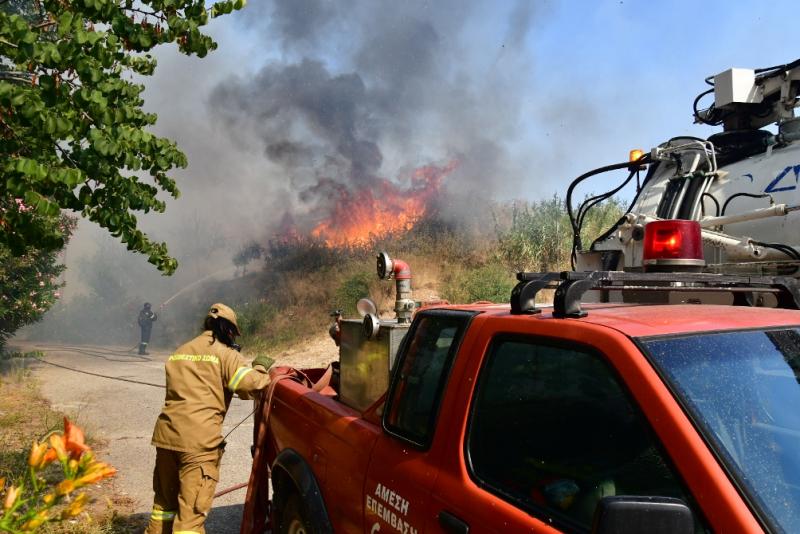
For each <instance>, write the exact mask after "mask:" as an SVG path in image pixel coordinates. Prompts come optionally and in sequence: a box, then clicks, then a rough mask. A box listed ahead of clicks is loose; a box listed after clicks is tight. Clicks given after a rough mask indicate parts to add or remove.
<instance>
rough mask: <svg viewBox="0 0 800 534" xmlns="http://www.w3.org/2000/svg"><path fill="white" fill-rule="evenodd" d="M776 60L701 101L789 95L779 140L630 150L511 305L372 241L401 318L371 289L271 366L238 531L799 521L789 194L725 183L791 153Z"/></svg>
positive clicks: (799, 292) (763, 527)
mask: <svg viewBox="0 0 800 534" xmlns="http://www.w3.org/2000/svg"><path fill="white" fill-rule="evenodd" d="M782 67H783V68H778V67H774V68H772V69H773V70H768V69H765V70H760V71H759V70H757V69H755V70H753V72H752V73H745V74H744V81H742V79H741V75H740V74H741V73H736V72H734V73H727V74H726V73H723V74H722V75H720V76H719V77H717V78H715V82H716V84H717V88H718V89H720V91H721V95H722V96H719V95H716V94H715V97H716V98H717V99H718V100H719V102H720V104H719V106H718V107H717V108H716V109H717V110H720V109H721V110H723V111H721V112H718V111H714V109H712V108H713V106H712V108H709V109H708V110H705V111H702V112H700V111H698V112H697V115H698V117H700V118H703V119H705V120H707V121H711V120H712V119H714V118H715V117H716V118H719V120H722V121H725V124H726V127H727V126H728V125H730V127H731V128H734V127H735V126H741V127H745V126H747V124H745V123H744V119H742V118H741V116H739V115H736V114H737V113H738V114H740V115H742V116H743V115H746V114H748V113H749V114H750V115H751V118H752V117H755V118H754V119H753V120H756V119H757V120H762V119H763V118H764V117H767V116H768V113H767V111H768V110H769V109H773V108H772V107H770V106H773V105H780V106H783V107H782V108H781V114H782V115H781V117H782V118H781V120H783V122H782V123H781V125H782V126H781V131H780V132H779V133H778V134H777V136H776V137H775V139H773V140H772V141H771V142H767V141H764V142H763V143H762V142H761V141H758V142H756V141H755V139H756V138H758V139H761V140H762V141H763V140H764V139H766V137H765V136H764V135H761V134H753V133H752V132H751V133H749V134H744V133H742V134H741V135H739V136H738V137H736V139H733V137H730V138H726V139H725V142H726V143H727V145H726V146H728V147H729V150H730V151H733V150H734V149H735V150H736V151H738V152H737V153H738V154H739V155H738V156H737V157H739V159H738V160H736V161H734V162H733V163H731V161H733V160H730V161H728V162H727V163H726V164H725V165H719V163H720V162H719V161H717V160H716V159H715V157H716V155H718V152H717V151H716V149H715V148H714V145H713V143H708V142H707V141H698V142H697V143H695V141H693V140H686V139H684V140H682V141H681V140H679V141H672V142H670V143H667V144H666V145H665V146H663V147H662V150H660V151H656V150H654V151H653V152H652V153H651V155H650V156H648V157H647V158H646V159H637V160H636V161H635V162H634V163H632V164H631V165H632V167H631V169H630V172H631V176H635V175H636V173H637V172H638V171H639V170H641V169H642V168H643V166H644V165H647V166H648V169H647V170H648V174H647V177H646V179H645V181H644V182H642V183H641V184H640V188H639V194H638V195H637V200H636V201H635V202H634V204H633V209H632V210H631V211H630V212H629V213H628V214H627V215H626V216H625V217H624V218H623V219H622V220H621V221H620V222H619V223H618V224H617V225H615V226H614V228H612V229H610V230H609V231H608V232H607V233H606V234H605V235H604V236H601V237H600V238H599V239H597V240H596V241H595V242H594V243H593V244H592V246H591V247H590V249H589V250H587V251H583V250H582V247H581V243H580V238H579V236H580V220H581V217H580V216H581V214H583V213H585V210H586V209H589V208H590V207H591V203H593V202H594V201H595V200H597V198H594V199H590V200H589V204H584V206H583V207H581V208H580V209H579V210H577V211H575V212H573V215H574V216H573V221H574V223H575V224H574V226H575V230H576V247H575V256H574V261H575V262H576V264H577V270H574V271H569V272H562V273H519V274H518V276H517V278H518V284H517V286H516V287H515V289H514V291H513V292H512V294H511V296H510V299H509V302H507V303H504V304H475V305H435V306H427V307H422V308H420V309H415V304H414V301H413V300H412V299H411V271H410V268H409V266H408V265H406V264H405V263H404V262H402V261H399V260H392V259H391V258H389V257H388V256H387V255H385V254H381V255H380V256H379V257H378V274H379V276H381V277H382V278H394V279H395V280H396V282H397V301H396V305H395V311H396V312H397V317H396V318H395V319H392V320H387V319H381V318H378V317H377V316H376V314H375V310H374V307H372V306H371V305H370V303H369V302H366V301H365V302H362V303H361V304H360V306H359V308H360V311H362V315H363V318H362V319H358V320H340V321H338V322H337V324H336V325H335V327H334V328H333V329H332V332H333V334H334V337H335V338H336V341H337V343H338V344H339V346H340V359H339V361H338V362H335V363H334V365H333V366H332V367H331V368H329V369H328V370H327V371H326V370H324V369H309V370H304V371H302V372H300V371H293V370H287V369H277V370H273V375H274V377H275V379H276V380H275V382H274V386H273V387H272V388H271V390H270V392H269V394H268V395H265V397H264V399H263V401H262V403H261V406H260V409H259V412H257V413H258V414H259V415H260V417H258V418H257V424H256V442H255V446H254V463H253V471H252V474H251V480H250V485H249V488H248V496H247V502H246V505H245V513H244V520H243V523H242V530H241V532H242V533H243V534H256V533H258V534H260V533H263V532H265V531H267V529H271V531H273V532H279V533H292V534H299V533H307V532H312V533H328V532H342V533H351V532H353V533H355V532H359V533H361V532H363V533H370V534H375V533H391V532H398V533H413V534H417V533H422V532H425V533H445V532H446V533H469V532H472V533H483V532H498V533H499V532H542V533H551V532H552V533H555V532H597V533H611V532H613V533H642V532H647V533H690V532H693V533H702V532H721V533H732V532H736V533H739V532H800V411H798V408H797V407H798V406H800V311H798V310H799V309H800V286H798V282H797V277H796V273H797V263H798V259H800V256H798V255H797V254H798V253H797V251H796V250H795V247H794V246H793V245H791V244H787V243H785V242H780V241H779V240H778V239H776V238H774V237H770V236H769V235H768V234H769V231H768V229H767V227H766V226H765V224H764V221H765V220H766V218H768V217H782V219H781V224H780V225H779V230H780V231H779V232H777V233H776V232H773V234H774V235H780V236H785V237H787V238H789V237H796V236H797V228H796V225H794V226H788V225H790V224H791V221H792V220H793V219H789V214H790V213H793V212H794V209H793V206H794V203H791V202H781V203H780V204H775V203H774V202H773V197H772V196H770V195H776V194H777V193H785V191H784V190H783V189H782V188H784V187H789V186H787V185H786V183H784V182H785V180H786V177H785V176H783V177H782V178H780V179H778V180H777V181H775V180H771V181H769V182H768V183H767V185H768V188H769V187H771V188H772V189H771V190H770V191H768V192H766V193H763V192H761V193H749V192H748V191H745V192H746V193H749V194H750V195H762V194H765V195H767V196H765V197H754V196H748V195H739V197H743V198H744V199H750V200H758V199H768V200H769V202H770V204H771V205H772V207H773V208H772V211H771V212H770V214H765V213H766V212H765V211H764V210H762V209H761V208H754V209H752V210H746V211H745V212H741V213H737V212H735V211H733V210H734V206H735V205H736V203H737V202H738V201H736V202H734V203H731V202H730V200H731V199H732V198H738V197H736V196H733V197H732V196H730V195H736V194H737V193H735V192H734V193H730V195H728V196H727V197H726V198H722V199H721V201H720V198H716V196H719V195H722V194H723V193H724V194H726V195H727V194H728V193H727V192H726V191H727V189H725V188H726V187H730V183H731V182H730V179H731V178H730V176H731V174H732V173H731V171H730V169H732V167H730V166H731V165H739V166H740V167H741V166H743V165H746V164H748V162H750V163H753V162H754V161H755V160H757V161H755V162H756V163H758V164H759V166H758V167H757V168H758V169H762V170H763V169H764V168H766V167H765V166H766V165H767V163H765V161H766V159H768V158H775V159H773V162H775V163H776V164H777V166H782V165H784V164H785V161H786V158H787V157H792V154H793V153H794V152H796V147H795V146H794V144H793V143H794V137H793V136H794V133H793V132H794V129H793V126H792V122H791V120H788V119H786V117H785V115H784V114H785V113H786V109H785V107H786V103H787V102H788V101H789V100H791V102H792V104H794V102H795V99H796V94H797V82H796V81H795V70H796V68H797V65H794V64H791V65H785V66H782ZM775 69H778V70H777V71H776V70H775ZM726 72H727V71H726ZM787 73H788V74H787ZM750 74H752V76H751V75H750ZM766 75H768V76H766ZM747 80H750V81H751V82H752V84H751V85H752V87H751V88H750V89H751V90H749V92H748V91H747V90H745V89H746V88H744V86H745V85H746V84H747ZM787 80H788V81H787ZM772 82H775V83H772ZM778 82H781V83H778ZM784 82H786V83H784ZM775 86H777V87H778V89H777V91H778V97H775V89H774V87H775ZM743 88H744V89H743ZM726 91H727V92H726ZM759 91H761V95H762V96H761V100H759V101H758V102H742V101H741V100H747V99H750V100H756V99H757V98H756V96H757V94H758V92H759ZM728 93H730V94H728ZM754 94H756V96H753V95H754ZM695 107H696V106H695ZM737 117H739V119H741V120H738V122H737V120H735V119H736V118H737ZM784 119H786V120H784ZM750 126H752V124H750ZM731 131H732V130H731ZM730 135H733V134H730ZM778 136H782V137H780V138H779V137H778ZM797 138H798V139H800V135H798V136H797ZM687 145H690V146H687ZM756 145H758V146H759V147H760V148H758V149H756ZM731 147H733V148H731ZM770 147H771V148H770ZM762 149H763V150H762ZM767 151H769V152H770V154H769V155H767ZM731 153H732V152H731ZM742 154H749V155H745V156H742ZM754 158H755V159H754ZM726 165H727V166H728V167H727V168H728V169H729V171H725V167H726ZM624 167H625V166H624V165H619V166H618V168H624ZM773 167H774V165H773ZM742 168H743V167H742ZM754 168H755V167H754ZM797 168H800V165H798V166H797V167H792V166H789V171H788V172H789V173H792V172H794V173H795V174H796V173H797V171H796V170H792V169H797ZM737 169H738V167H737ZM737 172H738V171H737ZM759 172H760V171H759ZM762 174H764V176H766V175H767V173H766V171H765V172H764V173H762ZM779 174H780V173H779ZM726 180H727V181H726ZM758 180H759V177H758V176H753V180H752V182H747V180H746V179H745V182H747V183H755V182H757V181H758ZM790 181H792V180H790ZM772 182H774V183H772ZM742 183H744V182H742ZM787 183H788V182H787ZM790 185H792V184H790ZM778 186H780V187H778ZM572 189H573V188H571V190H572ZM795 189H796V188H795ZM739 200H742V199H741V198H740V199H739ZM714 204H717V205H720V209H719V210H717V211H713V214H709V213H708V210H711V209H712V208H711V207H710V206H711V205H714ZM729 204H730V206H728V205H729ZM775 205H779V206H781V207H780V208H774V206H775ZM728 207H730V210H731V211H729V212H727V213H726V208H728ZM788 208H792V209H788ZM571 211H572V210H571ZM737 214H738V215H739V217H738V218H736V215H737ZM781 214H782V215H781ZM772 220H774V219H772ZM750 221H756V222H757V224H756V225H754V226H750V227H748V226H747V225H746V223H748V222H750ZM787 221H790V222H788V223H787ZM737 224H738V225H739V226H736V225H737ZM728 225H730V228H731V229H737V231H739V232H740V233H737V234H735V235H734V234H732V233H731V232H728V231H726V228H724V226H728ZM790 227H791V228H794V230H793V231H789V230H788V229H787V228H790ZM748 229H752V230H753V233H754V234H756V235H755V237H752V236H751V237H745V236H744V235H743V234H742V233H741V231H743V230H748ZM734 263H735V264H737V265H736V266H737V269H733V270H732V271H735V273H736V274H730V271H731V270H727V272H726V269H723V268H722V267H720V266H724V265H730V264H734ZM744 264H749V265H744ZM542 290H554V293H552V294H553V299H552V305H547V306H542V305H539V304H537V296H538V297H540V296H541V294H542V293H541V292H542ZM538 300H541V298H539V299H538ZM270 485H271V488H272V498H271V499H270V493H269V488H270Z"/></svg>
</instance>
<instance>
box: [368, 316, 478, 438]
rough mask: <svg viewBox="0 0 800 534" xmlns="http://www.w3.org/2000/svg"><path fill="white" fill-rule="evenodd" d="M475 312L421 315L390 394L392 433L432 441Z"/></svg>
mask: <svg viewBox="0 0 800 534" xmlns="http://www.w3.org/2000/svg"><path fill="white" fill-rule="evenodd" d="M472 315H473V314H471V313H458V312H440V313H436V312H428V313H427V314H425V315H421V316H418V317H417V319H416V321H415V324H414V326H413V327H412V330H411V331H410V332H409V334H408V336H409V337H408V339H407V344H406V346H405V350H404V351H402V353H401V354H400V356H399V358H400V360H399V361H398V362H397V364H396V365H397V370H396V373H395V376H394V377H393V380H392V386H391V390H390V393H389V399H388V404H387V409H386V415H385V416H384V427H385V428H386V430H387V431H389V432H390V433H391V434H394V435H396V436H399V437H401V438H404V439H406V440H408V441H410V442H412V443H414V444H415V445H418V446H421V447H425V446H427V445H428V444H429V443H430V439H431V438H432V436H433V429H434V425H435V420H436V414H437V413H438V411H439V402H440V400H441V397H442V393H443V391H444V386H445V383H446V381H447V376H448V375H449V374H450V366H451V363H452V361H453V356H454V355H455V352H456V350H457V348H458V340H459V339H460V338H461V335H462V332H463V330H464V326H465V325H466V323H467V321H468V320H469V318H470V317H472Z"/></svg>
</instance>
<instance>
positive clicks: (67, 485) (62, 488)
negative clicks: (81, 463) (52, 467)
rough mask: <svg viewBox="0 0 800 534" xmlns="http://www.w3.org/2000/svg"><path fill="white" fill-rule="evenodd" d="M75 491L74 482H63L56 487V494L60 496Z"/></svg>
mask: <svg viewBox="0 0 800 534" xmlns="http://www.w3.org/2000/svg"><path fill="white" fill-rule="evenodd" d="M73 491H75V482H73V481H72V480H69V479H67V480H62V481H61V482H59V483H58V486H56V494H58V495H67V494H68V493H72V492H73Z"/></svg>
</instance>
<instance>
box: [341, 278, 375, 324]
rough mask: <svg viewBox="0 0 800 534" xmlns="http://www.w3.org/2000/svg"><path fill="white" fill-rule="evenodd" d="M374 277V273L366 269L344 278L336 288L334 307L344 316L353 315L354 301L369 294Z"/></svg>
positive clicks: (354, 309) (355, 311) (354, 312)
mask: <svg viewBox="0 0 800 534" xmlns="http://www.w3.org/2000/svg"><path fill="white" fill-rule="evenodd" d="M374 278H375V275H374V274H372V273H368V272H366V271H360V272H357V273H355V274H354V275H352V276H350V277H348V278H345V279H344V281H343V282H342V283H341V285H340V286H339V288H338V289H337V290H336V301H335V303H334V304H335V306H336V308H338V309H340V310H342V311H343V312H344V315H345V316H346V317H347V316H351V315H355V314H356V313H357V310H356V303H357V302H358V300H359V299H361V298H364V297H368V296H369V290H370V282H372V281H373V279H374Z"/></svg>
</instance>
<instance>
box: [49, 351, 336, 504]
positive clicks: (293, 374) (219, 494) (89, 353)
mask: <svg viewBox="0 0 800 534" xmlns="http://www.w3.org/2000/svg"><path fill="white" fill-rule="evenodd" d="M60 350H65V351H67V352H76V353H79V354H86V355H87V356H95V355H97V354H101V353H100V351H89V350H84V349H80V348H77V347H67V346H61V347H60ZM36 359H37V361H40V362H42V363H45V364H47V365H51V366H53V367H58V368H60V369H66V370H67V371H72V372H75V373H81V374H85V375H89V376H96V377H99V378H105V379H108V380H117V381H120V382H128V383H131V384H138V385H142V386H150V387H156V388H161V389H164V388H165V387H166V386H164V385H163V384H154V383H152V382H144V381H142V380H135V379H132V378H124V377H121V376H111V375H104V374H101V373H95V372H92V371H86V370H83V369H75V368H73V367H68V366H66V365H61V364H58V363H55V362H51V361H47V360H45V359H44V358H36ZM147 359H148V360H149V358H147ZM119 361H122V360H119ZM281 369H287V368H281ZM292 371H293V370H290V371H289V372H288V373H285V374H280V375H274V376H273V382H272V383H271V384H270V386H269V388H268V393H267V395H264V396H262V401H261V402H259V405H258V406H257V407H256V408H255V409H254V410H253V411H251V412H250V413H249V414H247V416H245V418H244V419H242V420H241V421H239V422H238V423H236V424H235V425H234V426H233V428H231V429H230V430H229V431H228V433H227V434H225V436H224V437H223V438H222V439H223V441H224V440H225V439H227V437H228V436H230V435H231V433H232V432H233V431H234V430H236V429H237V428H239V427H240V426H241V425H242V424H244V422H245V421H247V420H248V419H249V418H250V417H251V416H252V415H253V414H254V413H256V411H258V410H259V409H260V408H261V407H262V405H263V399H265V398H269V399H270V403H268V404H267V406H269V405H270V404H271V399H272V392H273V391H274V389H275V388H274V384H276V383H277V381H279V380H282V379H285V378H295V379H297V377H298V376H301V375H302V376H305V375H303V374H302V373H300V372H299V371H298V372H292ZM270 374H273V373H272V372H271V373H270ZM306 380H308V379H307V377H306ZM309 382H310V381H309ZM326 385H327V383H326ZM265 417H269V410H267V411H266V414H265ZM262 421H266V419H263V418H262ZM251 478H252V473H251ZM247 485H248V482H242V483H239V484H236V485H234V486H229V487H227V488H225V489H222V490H220V491H218V492H217V493H215V494H214V498H215V499H216V498H217V497H222V496H223V495H227V494H228V493H232V492H234V491H237V490H240V489H242V488H245V487H247Z"/></svg>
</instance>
